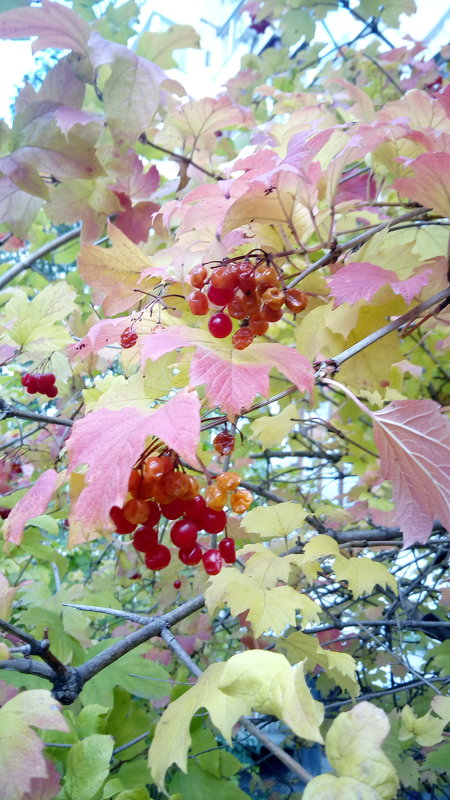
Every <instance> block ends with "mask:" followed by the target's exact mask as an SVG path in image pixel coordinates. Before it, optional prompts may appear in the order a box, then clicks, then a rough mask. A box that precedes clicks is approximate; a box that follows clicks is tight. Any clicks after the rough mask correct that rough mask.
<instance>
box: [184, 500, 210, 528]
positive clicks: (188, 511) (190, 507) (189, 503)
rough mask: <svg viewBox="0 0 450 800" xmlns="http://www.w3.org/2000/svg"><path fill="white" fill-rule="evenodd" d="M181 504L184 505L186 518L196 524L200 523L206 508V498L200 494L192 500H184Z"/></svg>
mask: <svg viewBox="0 0 450 800" xmlns="http://www.w3.org/2000/svg"><path fill="white" fill-rule="evenodd" d="M181 502H182V503H183V513H184V516H185V517H186V518H187V519H193V520H194V522H198V520H199V519H200V518H201V516H202V514H203V512H204V510H205V508H206V502H205V498H204V497H202V495H201V494H198V495H197V497H193V498H192V500H182V501H181Z"/></svg>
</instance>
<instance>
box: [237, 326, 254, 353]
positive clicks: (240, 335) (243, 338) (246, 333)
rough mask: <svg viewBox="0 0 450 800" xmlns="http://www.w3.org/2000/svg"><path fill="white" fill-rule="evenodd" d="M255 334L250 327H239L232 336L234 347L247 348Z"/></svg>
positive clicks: (238, 348)
mask: <svg viewBox="0 0 450 800" xmlns="http://www.w3.org/2000/svg"><path fill="white" fill-rule="evenodd" d="M254 338H255V337H254V334H253V333H252V332H251V330H250V328H247V327H245V328H239V330H237V331H236V332H235V333H233V336H232V337H231V341H232V342H233V347H234V348H235V350H245V348H246V347H248V346H249V345H250V344H251V343H252V342H253V339H254Z"/></svg>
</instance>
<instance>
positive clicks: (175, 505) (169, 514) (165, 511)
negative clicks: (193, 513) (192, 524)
mask: <svg viewBox="0 0 450 800" xmlns="http://www.w3.org/2000/svg"><path fill="white" fill-rule="evenodd" d="M185 505H186V501H185V500H181V499H180V498H179V497H177V499H176V500H172V502H171V503H161V514H162V515H163V517H165V518H166V519H179V518H180V517H182V516H183V513H184V507H185Z"/></svg>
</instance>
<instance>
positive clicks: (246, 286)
mask: <svg viewBox="0 0 450 800" xmlns="http://www.w3.org/2000/svg"><path fill="white" fill-rule="evenodd" d="M238 286H239V288H240V289H242V291H243V292H254V291H255V289H256V280H255V270H254V268H253V266H252V264H251V263H250V261H243V262H242V264H241V267H240V271H239V277H238Z"/></svg>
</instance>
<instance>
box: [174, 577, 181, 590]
mask: <svg viewBox="0 0 450 800" xmlns="http://www.w3.org/2000/svg"><path fill="white" fill-rule="evenodd" d="M173 588H174V589H181V581H180V579H179V578H177V579H176V581H174V582H173Z"/></svg>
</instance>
